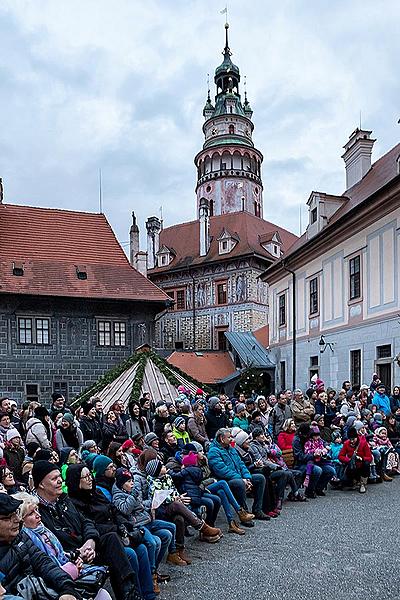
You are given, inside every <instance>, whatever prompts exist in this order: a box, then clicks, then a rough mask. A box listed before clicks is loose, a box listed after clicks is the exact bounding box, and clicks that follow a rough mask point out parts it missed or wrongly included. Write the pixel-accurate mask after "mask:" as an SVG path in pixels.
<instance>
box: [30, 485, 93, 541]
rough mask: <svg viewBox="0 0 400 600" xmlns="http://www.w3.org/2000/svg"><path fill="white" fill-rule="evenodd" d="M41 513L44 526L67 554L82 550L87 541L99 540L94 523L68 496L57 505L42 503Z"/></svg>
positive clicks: (40, 506)
mask: <svg viewBox="0 0 400 600" xmlns="http://www.w3.org/2000/svg"><path fill="white" fill-rule="evenodd" d="M39 500H40V498H39ZM39 511H40V515H41V517H42V521H43V525H44V526H45V527H47V528H48V529H50V531H52V532H53V533H54V534H55V536H56V537H57V538H58V539H59V540H60V542H61V545H62V547H63V548H64V550H65V551H66V552H70V551H71V550H76V549H77V548H80V547H81V546H82V545H83V544H84V543H85V542H87V540H94V541H97V540H98V539H99V532H98V531H97V529H96V527H95V525H94V523H93V521H92V520H91V519H89V518H86V517H84V516H83V515H82V514H80V513H79V512H78V510H77V509H76V508H75V506H74V504H73V503H72V501H71V499H70V498H68V496H67V495H66V494H63V495H62V496H61V497H60V498H59V499H58V500H57V502H56V503H55V504H47V503H44V502H43V501H40V502H39Z"/></svg>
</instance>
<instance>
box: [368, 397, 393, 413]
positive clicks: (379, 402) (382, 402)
mask: <svg viewBox="0 0 400 600" xmlns="http://www.w3.org/2000/svg"><path fill="white" fill-rule="evenodd" d="M372 404H375V405H376V406H377V407H378V410H383V412H384V413H385V415H386V416H387V415H389V414H390V410H391V409H390V400H389V398H388V396H386V394H378V392H375V394H374V396H373V398H372Z"/></svg>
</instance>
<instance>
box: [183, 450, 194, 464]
mask: <svg viewBox="0 0 400 600" xmlns="http://www.w3.org/2000/svg"><path fill="white" fill-rule="evenodd" d="M197 460H198V459H197V454H196V453H195V452H189V454H185V456H183V457H182V464H183V466H184V467H197Z"/></svg>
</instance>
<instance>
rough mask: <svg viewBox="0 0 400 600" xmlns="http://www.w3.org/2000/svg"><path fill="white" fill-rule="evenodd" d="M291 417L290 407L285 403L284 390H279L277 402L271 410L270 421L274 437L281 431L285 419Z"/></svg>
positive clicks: (276, 437)
mask: <svg viewBox="0 0 400 600" xmlns="http://www.w3.org/2000/svg"><path fill="white" fill-rule="evenodd" d="M291 418H292V409H291V408H290V406H288V405H287V398H286V394H285V392H280V393H279V396H278V402H277V403H276V404H275V406H274V408H273V409H272V412H271V417H270V423H271V427H272V433H273V436H274V439H275V440H276V439H278V435H279V434H280V432H281V431H283V424H284V422H285V421H286V419H291Z"/></svg>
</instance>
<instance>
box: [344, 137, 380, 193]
mask: <svg viewBox="0 0 400 600" xmlns="http://www.w3.org/2000/svg"><path fill="white" fill-rule="evenodd" d="M371 133H372V131H366V130H365V129H358V127H357V129H356V130H355V131H353V133H352V134H351V136H350V137H349V141H348V142H347V144H345V145H344V146H343V148H344V149H345V152H344V154H343V155H342V158H343V160H344V163H345V165H346V189H349V188H351V187H352V186H353V185H355V184H356V183H358V182H359V181H361V179H362V178H363V177H364V175H366V174H367V173H368V171H369V170H370V168H371V155H372V146H373V145H374V143H375V142H376V140H372V139H371Z"/></svg>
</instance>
